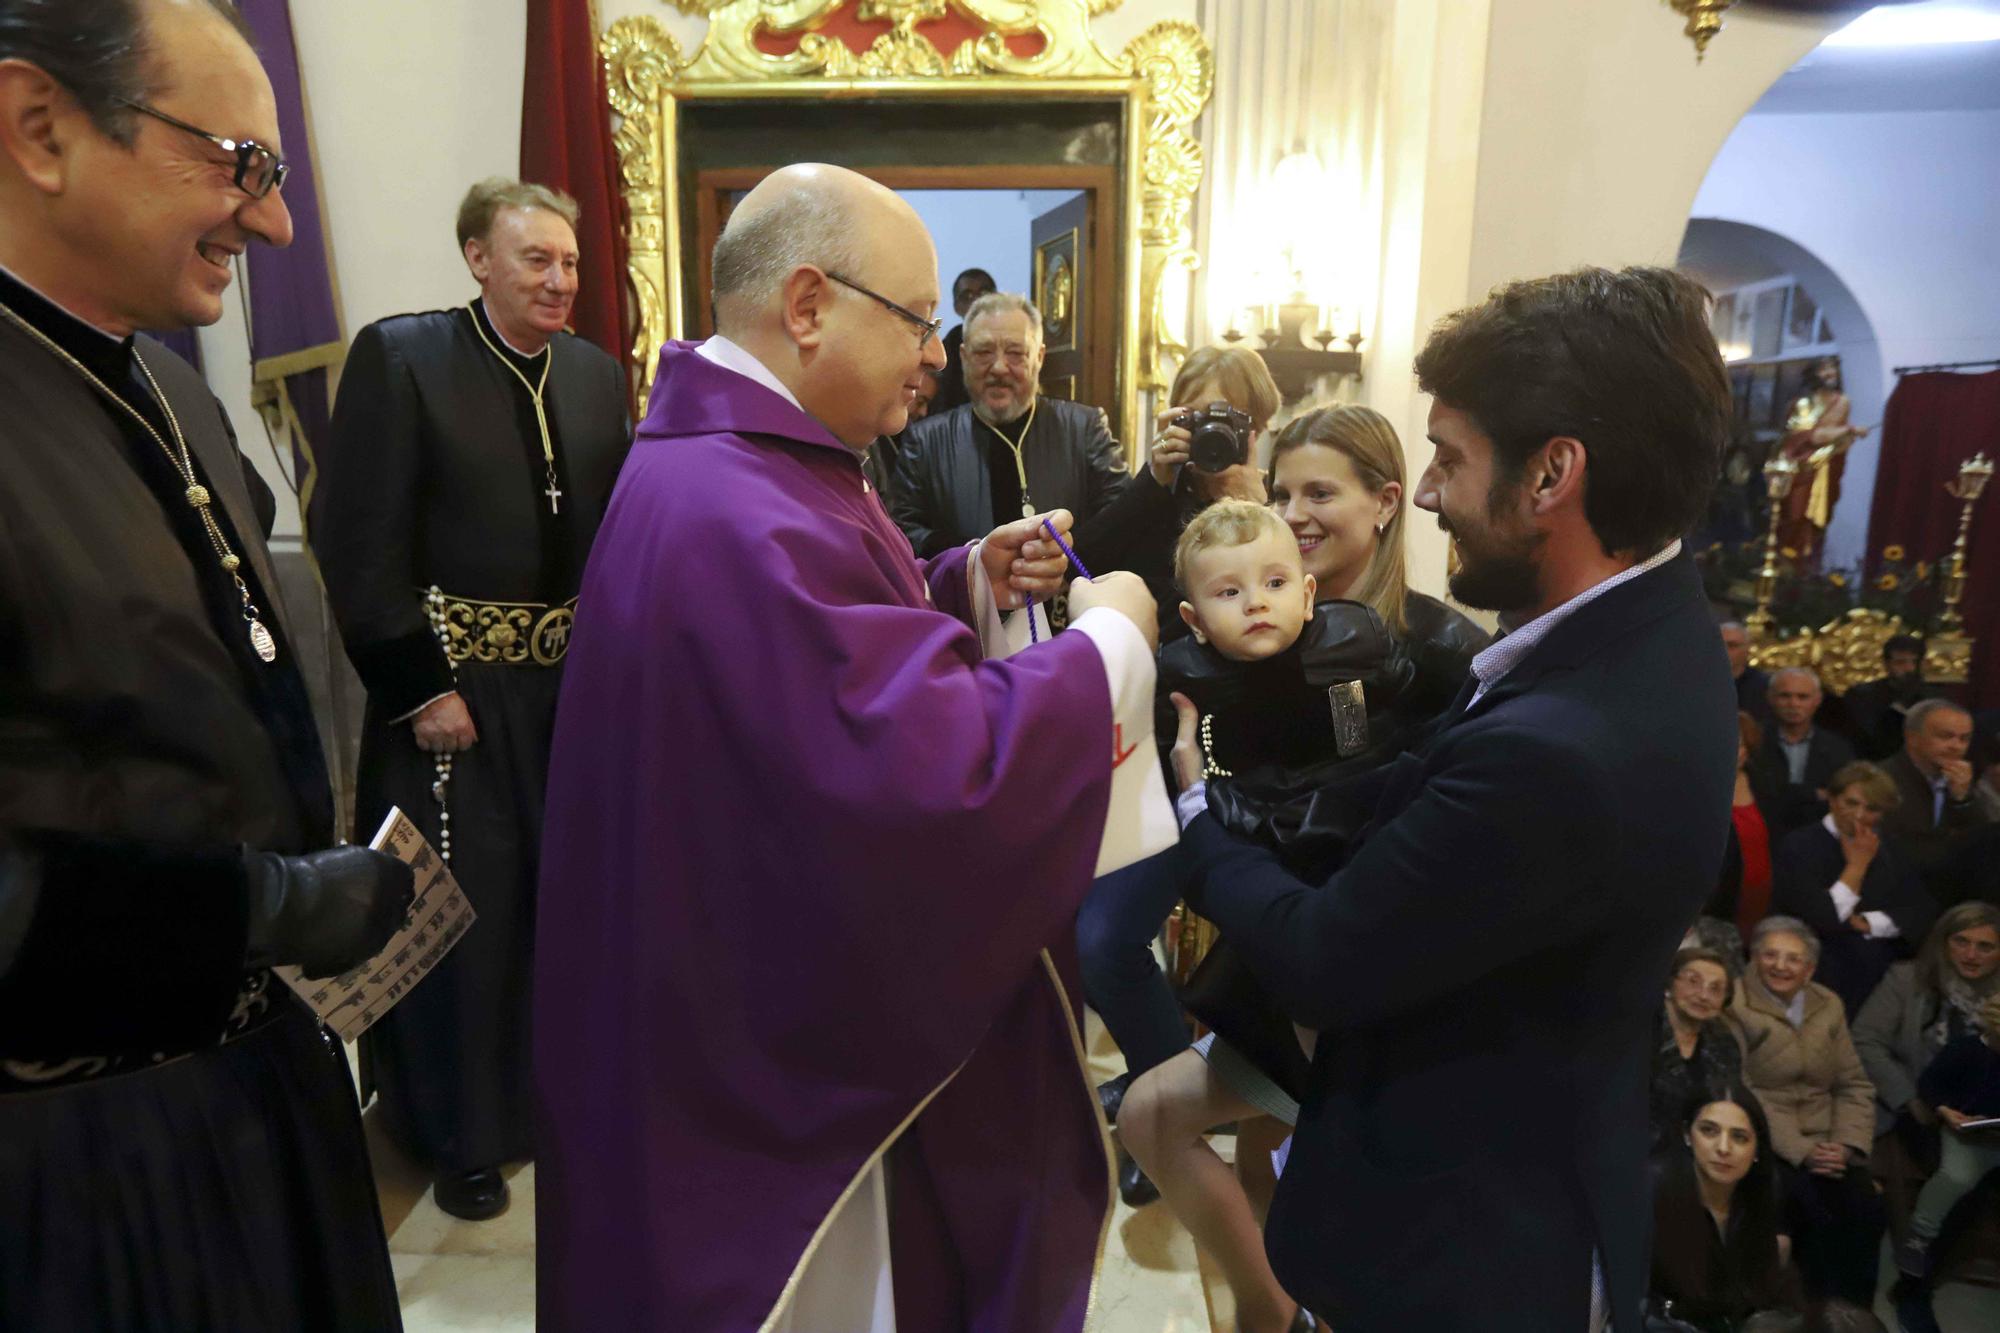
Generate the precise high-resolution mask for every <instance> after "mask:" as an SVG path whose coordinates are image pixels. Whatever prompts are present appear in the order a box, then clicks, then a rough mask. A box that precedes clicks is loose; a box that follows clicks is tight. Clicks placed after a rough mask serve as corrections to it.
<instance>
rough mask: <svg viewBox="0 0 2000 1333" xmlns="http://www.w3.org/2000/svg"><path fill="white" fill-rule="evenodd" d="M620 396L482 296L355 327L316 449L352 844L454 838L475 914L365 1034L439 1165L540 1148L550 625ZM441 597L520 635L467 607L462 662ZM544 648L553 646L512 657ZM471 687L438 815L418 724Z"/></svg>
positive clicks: (430, 1160)
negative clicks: (348, 727) (533, 1057)
mask: <svg viewBox="0 0 2000 1333" xmlns="http://www.w3.org/2000/svg"><path fill="white" fill-rule="evenodd" d="M545 371H546V378H545V379H544V372H545ZM530 386H538V387H540V388H541V390H542V398H543V402H542V411H541V413H540V414H537V412H536V409H535V403H534V396H533V393H532V392H531V388H530ZM626 394H627V386H626V378H625V372H624V370H623V369H622V368H621V367H620V366H619V364H618V363H617V362H616V361H614V360H613V359H612V358H611V357H609V356H607V355H606V354H605V353H603V352H602V351H600V350H598V349H597V348H596V347H594V346H592V345H591V344H590V343H588V342H585V341H584V340H582V339H580V338H576V337H574V336H572V335H570V334H566V333H564V334H558V335H557V336H556V338H555V339H554V340H553V341H552V342H551V343H550V344H549V345H548V347H547V348H545V349H544V350H543V351H542V352H541V353H539V354H537V355H536V356H532V357H528V356H522V355H521V354H520V353H518V352H516V351H515V350H513V349H512V348H510V347H509V346H508V345H507V343H506V342H505V340H504V339H502V338H501V337H500V335H499V334H498V332H497V331H496V330H495V329H494V328H493V326H492V324H491V322H490V321H489V320H488V319H487V318H486V314H485V310H484V307H483V306H482V305H481V304H480V303H479V302H476V301H475V302H474V303H473V304H472V305H471V306H469V307H462V308H460V309H456V310H443V311H433V312H430V313H427V314H420V315H399V316H396V317H394V318H391V319H385V320H382V321H380V322H378V323H375V324H371V325H369V326H368V327H367V328H365V329H363V330H362V331H361V333H360V335H359V336H358V337H356V338H355V340H354V346H353V348H352V350H351V351H350V352H349V354H348V360H347V366H346V369H345V370H344V371H343V373H342V375H341V382H340V392H339V396H338V399H337V400H336V402H335V404H334V412H333V426H332V430H331V432H330V438H329V440H328V443H327V447H326V449H325V451H324V454H325V456H324V457H323V458H321V459H320V460H319V466H320V475H319V484H318V486H317V488H316V489H315V491H314V494H313V497H312V503H311V506H310V514H309V519H308V526H307V535H308V540H309V541H310V542H311V545H312V548H313V552H314V554H315V556H316V557H317V559H318V562H319V567H320V573H321V575H322V577H323V578H324V579H325V581H326V588H327V596H328V598H329V600H330V601H331V602H332V604H333V612H334V617H335V619H336V620H337V621H338V623H339V625H340V632H341V635H342V638H343V639H344V640H345V643H346V646H347V653H348V657H349V658H350V659H351V660H352V661H353V663H354V666H355V669H356V671H357V672H358V673H359V674H360V676H361V680H362V684H363V685H364V686H366V687H367V691H368V706H367V710H366V718H365V721H364V724H363V731H362V740H361V761H360V772H359V775H358V779H357V783H356V794H355V828H354V837H355V840H356V841H365V840H367V839H368V838H369V837H371V836H372V835H373V834H374V832H375V829H376V827H377V826H378V825H379V824H380V823H381V820H382V817H383V815H384V814H385V813H386V812H387V810H388V808H389V807H390V806H391V805H397V806H401V807H402V809H403V810H404V811H405V813H407V814H409V815H410V817H411V818H412V819H414V820H415V821H416V823H417V825H418V826H419V827H420V828H422V829H423V831H424V834H425V836H426V837H428V838H430V839H431V841H432V842H433V843H434V844H444V843H445V842H446V836H445V835H446V833H447V831H448V832H449V835H450V837H449V844H448V845H449V847H450V850H451V859H452V869H453V871H454V873H455V874H456V875H457V877H458V880H459V883H460V884H461V885H462V886H463V888H464V890H465V892H466V894H467V896H468V897H469V898H470V899H471V900H472V903H473V906H474V908H475V909H476V910H477V912H478V914H479V919H478V921H477V923H476V924H475V925H474V926H473V928H472V930H471V931H470V932H468V933H467V934H466V936H465V938H464V939H463V940H462V941H461V942H460V943H459V945H458V946H457V947H456V948H455V949H453V951H452V953H451V955H450V956H449V957H447V958H446V959H445V961H444V963H443V964H442V965H441V966H440V967H439V968H438V969H437V971H436V972H434V973H432V974H431V976H429V977H427V978H426V979H425V981H424V984H423V985H422V986H421V987H419V988H418V989H417V990H416V991H414V992H412V994H411V996H410V998H409V999H407V1000H405V1001H404V1002H403V1003H402V1004H401V1005H399V1006H398V1007H397V1008H396V1009H395V1010H393V1011H392V1012H391V1013H390V1014H389V1015H388V1017H386V1018H385V1019H384V1020H383V1021H382V1022H380V1023H378V1024H377V1025H376V1026H375V1027H373V1028H371V1029H370V1030H369V1031H368V1033H367V1034H366V1035H365V1036H364V1038H363V1043H362V1053H363V1059H364V1066H363V1068H364V1074H365V1076H366V1078H367V1079H368V1080H369V1082H370V1083H371V1084H372V1085H373V1087H374V1090H375V1091H376V1092H378V1093H379V1094H380V1095H381V1097H382V1104H383V1109H384V1111H385V1112H386V1113H387V1121H388V1125H389V1127H390V1129H391V1130H392V1132H393V1133H394V1134H395V1135H396V1136H397V1137H398V1138H399V1139H400V1140H402V1142H403V1145H404V1147H405V1148H406V1149H407V1150H408V1151H409V1152H410V1153H411V1154H412V1155H414V1156H415V1157H416V1158H417V1159H418V1160H420V1161H422V1162H424V1163H425V1164H426V1165H427V1166H429V1167H431V1168H432V1169H434V1170H436V1171H437V1172H439V1173H440V1174H443V1173H450V1172H459V1171H473V1170H480V1169H483V1168H486V1167H491V1166H497V1165H499V1164H500V1163H502V1162H506V1161H512V1160H516V1159H519V1158H522V1157H527V1156H531V1155H532V1128H533V1115H532V1108H531V1103H530V1096H529V1093H530V1083H529V1076H528V1038H529V1033H528V1018H529V987H528V976H529V966H528V960H529V950H530V947H531V945H532V942H533V937H534V901H535V882H536V875H537V871H538V868H539V860H540V846H541V824H542V795H543V783H544V780H545V777H546V773H547V768H548V756H549V739H550V736H551V733H552V730H553V728H554V723H555V704H556V691H557V686H558V685H559V683H560V678H561V666H560V651H561V650H562V648H563V647H564V644H563V643H562V641H561V639H560V638H557V639H546V638H544V636H543V635H542V634H540V633H538V632H537V631H538V630H540V629H541V628H542V627H543V625H544V624H545V623H547V622H546V616H547V609H552V608H561V607H563V606H564V605H565V604H567V603H569V602H571V601H572V600H573V599H574V598H575V597H576V591H577V583H578V580H579V579H580V577H581V576H582V572H583V565H584V560H585V558H586V556H587V555H588V554H589V551H590V543H591V540H592V539H593V538H594V537H595V535H596V533H597V525H598V522H599V521H600V519H601V518H602V517H603V514H604V507H605V505H606V503H607V502H608V501H609V500H610V497H611V486H612V483H613V481H614V480H615V479H616V477H617V473H618V467H619V464H620V463H621V462H622V461H623V459H624V456H625V451H626V449H627V448H628V447H629V445H630V442H631V422H630V418H629V415H628V412H627V408H626V401H627V398H626ZM544 423H545V424H546V428H547V438H546V445H547V451H546V452H545V450H544V436H543V426H544ZM552 490H553V491H554V492H556V494H554V495H553V496H552V495H551V494H550V492H551V491H552ZM433 588H435V589H437V590H438V592H439V593H441V594H442V595H443V596H445V597H446V598H449V599H451V600H452V601H454V602H456V603H458V604H460V605H461V606H462V607H475V608H476V607H491V608H498V609H500V610H501V611H505V610H506V608H509V607H526V608H530V609H529V610H527V611H526V612H525V613H524V614H522V615H521V617H520V618H519V619H518V620H517V621H516V622H513V623H512V624H511V626H510V625H509V624H507V623H502V622H501V621H499V620H497V619H495V617H494V615H492V614H487V615H485V616H483V617H482V616H481V615H480V614H479V613H477V612H473V611H466V612H463V613H461V614H463V615H464V616H465V617H466V619H465V621H464V622H462V627H467V628H469V630H470V633H471V635H472V636H473V637H474V638H475V639H477V640H478V641H479V642H477V643H472V642H470V641H462V642H466V643H467V647H466V648H465V649H464V651H466V652H471V651H472V649H474V648H477V649H478V651H477V652H476V653H474V654H473V655H471V656H468V657H466V658H465V660H460V661H457V662H454V661H453V660H452V659H451V658H450V657H449V656H448V655H447V653H446V650H445V649H444V647H442V646H441V644H440V642H439V639H438V637H437V635H436V634H435V632H434V629H433V625H432V621H431V618H430V616H429V614H428V613H427V611H426V598H427V596H428V595H429V590H430V589H433ZM581 614H585V615H587V614H589V613H588V611H587V610H584V611H583V612H582V613H581ZM559 619H560V617H558V620H559ZM489 622H490V623H489ZM510 627H511V629H512V637H510V636H509V629H510ZM488 631H493V632H492V633H489V632H488ZM531 638H532V640H533V642H532V645H531V646H532V647H533V648H534V649H535V650H536V651H533V652H525V653H524V652H520V651H511V652H510V651H507V650H508V649H511V648H513V647H514V646H515V645H520V644H524V643H527V642H528V641H529V640H530V639H531ZM550 650H554V651H550ZM510 658H513V659H519V660H507V659H510ZM481 659H486V660H481ZM453 691H456V692H457V693H458V694H459V695H460V696H461V697H462V698H463V699H464V700H465V702H466V706H467V708H468V709H469V711H470V712H471V715H472V721H473V725H474V727H476V728H477V729H478V732H479V740H478V743H477V744H475V745H474V746H473V747H472V748H471V749H469V750H467V751H465V752H463V753H461V754H459V755H457V756H455V758H454V760H453V763H452V767H451V777H450V781H449V783H448V784H447V786H446V787H445V789H444V790H445V793H446V797H445V801H444V803H442V804H441V803H440V802H439V801H438V799H437V798H436V796H435V795H434V793H433V786H434V784H435V783H436V782H437V780H438V772H437V765H436V762H435V760H434V758H433V756H431V755H428V754H425V753H424V752H422V751H420V750H419V749H418V748H417V745H416V741H415V738H414V734H413V732H412V729H411V724H410V719H411V717H412V716H413V715H414V714H415V713H416V712H418V711H419V710H421V709H422V708H423V707H424V706H425V705H426V704H427V703H429V702H430V701H432V700H434V699H436V698H438V697H440V696H442V695H445V694H448V693H451V692H453ZM447 814H448V815H449V819H448V820H447V819H446V818H445V816H446V815H447Z"/></svg>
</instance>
